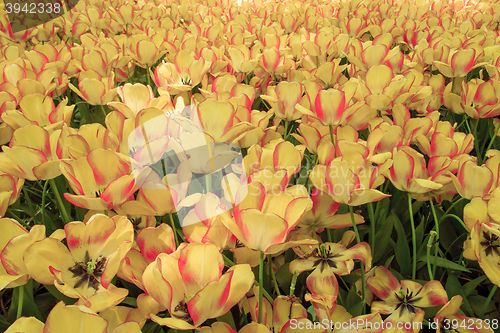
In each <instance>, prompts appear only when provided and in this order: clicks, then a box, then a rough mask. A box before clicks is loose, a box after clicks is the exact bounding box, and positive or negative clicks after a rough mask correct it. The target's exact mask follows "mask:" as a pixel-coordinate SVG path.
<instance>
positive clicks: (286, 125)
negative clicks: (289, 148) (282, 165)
mask: <svg viewBox="0 0 500 333" xmlns="http://www.w3.org/2000/svg"><path fill="white" fill-rule="evenodd" d="M283 121H284V122H285V136H284V138H283V139H284V140H285V141H286V140H287V139H288V137H289V136H290V133H288V126H290V122H289V121H286V120H283Z"/></svg>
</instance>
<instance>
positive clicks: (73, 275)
mask: <svg viewBox="0 0 500 333" xmlns="http://www.w3.org/2000/svg"><path fill="white" fill-rule="evenodd" d="M64 232H65V234H66V242H67V244H68V247H66V246H64V245H63V244H62V243H61V242H60V241H59V240H57V239H54V238H45V239H43V240H41V241H39V242H36V243H34V244H33V245H31V246H30V247H29V248H28V249H27V250H26V252H25V253H24V262H25V263H26V267H27V268H28V272H29V273H30V275H31V276H32V277H33V279H34V280H36V281H38V282H39V283H43V284H49V285H55V286H56V287H57V288H58V289H59V291H61V292H62V293H63V294H65V295H66V296H69V297H73V298H79V299H80V301H81V302H82V303H83V304H84V305H85V306H87V307H89V308H90V309H92V310H93V311H100V310H102V309H105V308H107V307H109V306H112V305H116V304H118V303H120V302H121V301H122V300H123V299H124V298H125V296H126V295H127V294H128V291H127V290H126V289H121V288H117V287H115V286H114V285H112V284H111V280H112V279H113V277H114V276H115V274H116V272H117V271H118V268H119V265H120V262H121V261H122V260H123V258H125V256H126V255H127V252H128V251H129V250H130V248H131V247H132V242H133V239H134V229H133V226H132V223H130V221H129V220H128V219H127V218H126V217H125V216H114V217H107V216H105V215H100V214H96V215H94V216H93V217H92V218H91V219H90V220H89V221H88V222H87V223H83V222H70V223H68V224H66V225H65V227H64Z"/></svg>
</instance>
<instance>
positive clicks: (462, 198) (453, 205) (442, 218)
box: [439, 197, 465, 223]
mask: <svg viewBox="0 0 500 333" xmlns="http://www.w3.org/2000/svg"><path fill="white" fill-rule="evenodd" d="M462 200H465V198H464V197H460V199H458V200H457V201H455V202H454V203H452V204H451V206H450V208H448V209H447V210H446V212H444V215H443V216H441V218H440V219H439V223H441V222H442V221H443V220H444V219H445V216H446V215H448V213H449V212H450V210H452V209H453V207H455V205H456V204H458V203H459V202H460V201H462Z"/></svg>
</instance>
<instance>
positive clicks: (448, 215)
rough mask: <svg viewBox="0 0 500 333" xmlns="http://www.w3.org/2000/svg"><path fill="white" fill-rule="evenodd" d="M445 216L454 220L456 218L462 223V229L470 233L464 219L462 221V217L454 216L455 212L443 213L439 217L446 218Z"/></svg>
mask: <svg viewBox="0 0 500 333" xmlns="http://www.w3.org/2000/svg"><path fill="white" fill-rule="evenodd" d="M447 217H451V218H454V219H455V220H457V221H458V222H460V224H461V225H462V227H464V229H465V230H466V231H467V233H469V234H470V231H469V229H468V228H467V225H465V223H464V221H462V219H461V218H460V217H458V216H456V215H455V214H445V215H443V216H442V217H441V219H442V218H447ZM441 219H440V220H439V222H441Z"/></svg>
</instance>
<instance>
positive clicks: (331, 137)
mask: <svg viewBox="0 0 500 333" xmlns="http://www.w3.org/2000/svg"><path fill="white" fill-rule="evenodd" d="M330 140H332V144H333V145H334V146H335V142H334V141H333V126H332V125H330Z"/></svg>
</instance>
